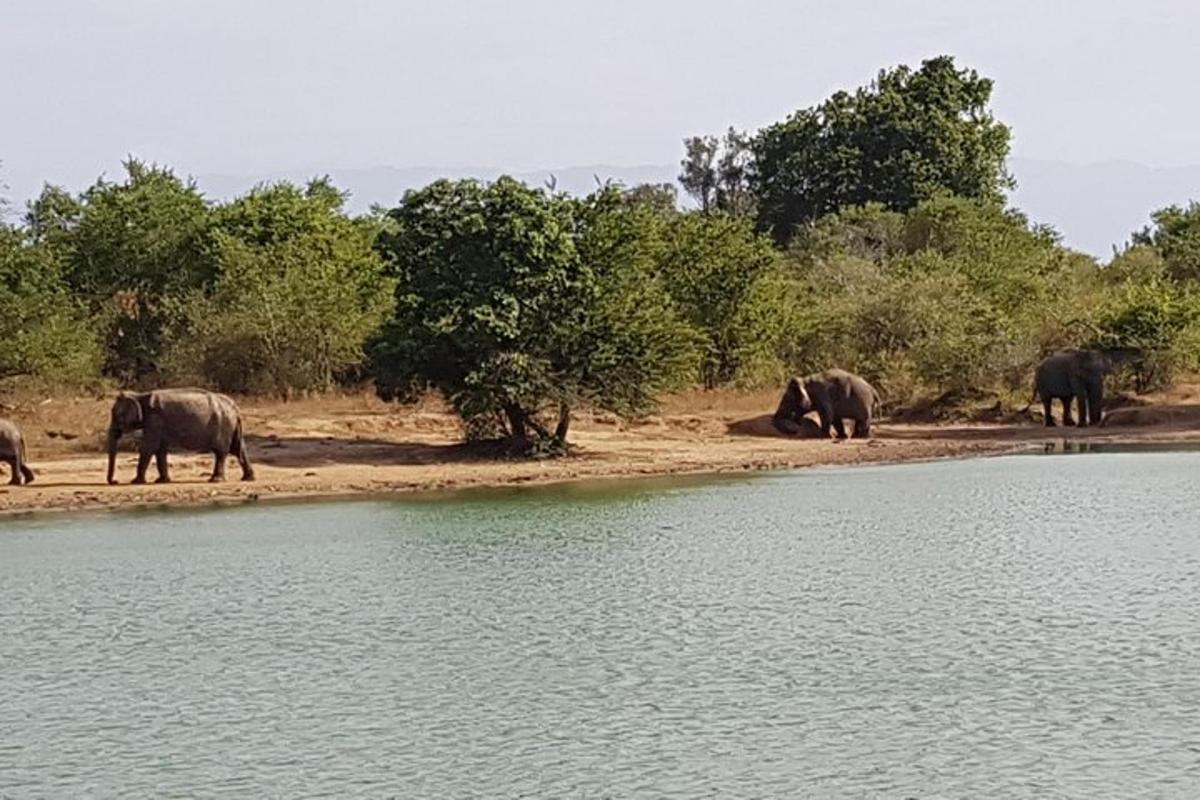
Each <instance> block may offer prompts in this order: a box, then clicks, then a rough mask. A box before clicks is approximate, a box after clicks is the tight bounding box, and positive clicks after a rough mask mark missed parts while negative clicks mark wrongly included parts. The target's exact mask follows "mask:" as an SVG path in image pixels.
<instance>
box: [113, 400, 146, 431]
mask: <svg viewBox="0 0 1200 800" xmlns="http://www.w3.org/2000/svg"><path fill="white" fill-rule="evenodd" d="M113 411H114V412H115V416H116V417H117V418H118V419H120V420H121V421H122V422H123V423H125V424H131V425H136V424H138V423H140V422H141V421H142V404H141V403H139V402H138V397H137V395H136V394H134V393H133V392H121V394H119V395H118V396H117V402H116V403H115V404H114V405H113Z"/></svg>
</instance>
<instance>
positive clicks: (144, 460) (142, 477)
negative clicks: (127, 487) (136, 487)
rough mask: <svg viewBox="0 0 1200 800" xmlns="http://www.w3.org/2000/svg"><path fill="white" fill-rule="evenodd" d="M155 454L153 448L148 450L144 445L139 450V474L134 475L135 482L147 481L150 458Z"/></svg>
mask: <svg viewBox="0 0 1200 800" xmlns="http://www.w3.org/2000/svg"><path fill="white" fill-rule="evenodd" d="M153 456H154V451H153V450H147V449H146V448H145V447H143V448H142V449H141V450H140V451H139V452H138V463H137V474H136V475H134V476H133V482H134V483H138V484H141V483H145V482H146V470H147V469H149V468H150V459H151V458H152V457H153Z"/></svg>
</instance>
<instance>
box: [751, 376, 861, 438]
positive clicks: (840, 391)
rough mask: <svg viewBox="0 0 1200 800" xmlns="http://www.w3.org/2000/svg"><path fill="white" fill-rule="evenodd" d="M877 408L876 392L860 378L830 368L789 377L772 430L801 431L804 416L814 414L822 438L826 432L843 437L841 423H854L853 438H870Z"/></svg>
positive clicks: (790, 432) (789, 432) (843, 430)
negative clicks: (819, 426)
mask: <svg viewBox="0 0 1200 800" xmlns="http://www.w3.org/2000/svg"><path fill="white" fill-rule="evenodd" d="M878 407H879V393H878V392H876V391H875V387H873V386H872V385H871V384H869V383H867V382H866V381H865V380H863V379H862V378H860V377H859V376H857V375H855V374H853V373H850V372H846V371H845V370H841V369H831V370H827V371H825V372H820V373H817V374H815V375H807V376H805V377H802V378H792V379H791V380H790V381H788V385H787V389H786V390H784V393H783V399H782V400H780V401H779V408H777V409H776V410H775V417H774V423H775V427H776V428H777V429H778V430H779V431H781V432H783V433H787V434H792V435H799V434H801V433H803V432H804V415H805V414H807V413H808V412H810V411H816V412H817V416H818V417H819V418H820V421H821V437H822V438H825V439H828V438H829V429H830V427H832V428H833V429H834V430H836V431H837V438H839V439H845V438H846V427H845V423H844V422H843V420H847V419H849V420H853V421H854V438H855V439H865V438H867V437H869V436H870V435H871V417H872V415H873V413H874V411H875V410H876V409H877V408H878Z"/></svg>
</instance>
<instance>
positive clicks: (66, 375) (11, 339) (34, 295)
mask: <svg viewBox="0 0 1200 800" xmlns="http://www.w3.org/2000/svg"><path fill="white" fill-rule="evenodd" d="M0 341H3V342H4V347H3V348H0V378H6V377H12V376H17V375H25V376H30V377H35V378H39V379H43V380H46V381H49V382H55V383H73V384H78V383H85V382H88V381H90V380H92V379H94V378H95V377H96V376H97V374H98V370H99V362H100V351H99V347H98V346H97V342H96V337H95V334H94V331H93V330H92V327H91V323H90V322H89V320H88V319H87V317H86V315H85V309H83V308H82V307H81V304H80V303H79V302H77V301H76V300H75V299H74V298H73V297H72V296H71V295H70V293H69V292H68V290H67V287H66V285H65V284H64V282H63V280H62V265H61V263H60V262H59V260H58V258H57V257H56V254H55V253H54V252H53V251H52V250H51V249H50V248H47V247H45V246H42V245H35V244H33V243H31V242H30V241H28V239H27V237H26V236H25V234H24V233H23V232H21V231H19V230H15V229H13V228H10V227H8V226H5V225H3V224H0Z"/></svg>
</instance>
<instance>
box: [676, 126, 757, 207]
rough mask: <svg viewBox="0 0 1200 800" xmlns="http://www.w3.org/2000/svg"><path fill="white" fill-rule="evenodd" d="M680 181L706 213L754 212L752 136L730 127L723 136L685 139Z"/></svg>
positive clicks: (680, 163)
mask: <svg viewBox="0 0 1200 800" xmlns="http://www.w3.org/2000/svg"><path fill="white" fill-rule="evenodd" d="M683 147H684V158H683V160H682V161H680V162H679V165H680V173H679V183H680V185H681V186H683V188H684V191H686V192H687V193H688V194H689V195H690V196H691V198H692V199H693V200H694V201H695V202H696V204H697V205H698V206H699V207H700V210H701V211H702V212H704V213H705V214H707V213H710V212H713V211H721V212H724V213H726V214H733V215H743V214H752V213H753V212H754V193H753V191H752V188H751V177H752V174H753V171H754V166H753V162H754V159H753V154H752V152H751V139H750V137H749V136H747V135H746V134H745V133H743V132H741V131H738V130H737V129H735V128H730V129H729V130H727V131H726V132H725V135H724V136H723V137H720V138H718V137H716V136H692V137H690V138H687V139H684V140H683Z"/></svg>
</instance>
